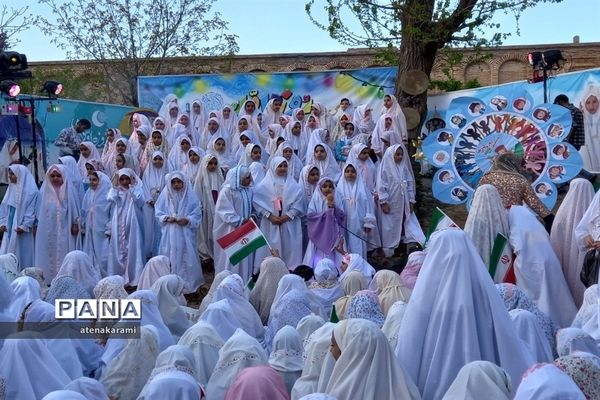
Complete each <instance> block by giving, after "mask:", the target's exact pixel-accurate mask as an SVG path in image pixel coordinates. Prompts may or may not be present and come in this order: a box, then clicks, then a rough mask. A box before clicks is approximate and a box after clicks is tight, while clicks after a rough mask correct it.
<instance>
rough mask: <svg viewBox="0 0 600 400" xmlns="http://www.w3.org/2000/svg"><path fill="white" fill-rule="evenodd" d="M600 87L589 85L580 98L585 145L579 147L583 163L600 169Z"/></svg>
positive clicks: (596, 169) (591, 168)
mask: <svg viewBox="0 0 600 400" xmlns="http://www.w3.org/2000/svg"><path fill="white" fill-rule="evenodd" d="M599 102H600V87H598V86H595V85H590V86H589V87H588V88H587V90H586V91H585V94H584V95H583V98H582V102H581V103H582V106H583V109H582V111H583V127H584V129H585V146H584V147H582V149H581V156H582V157H583V162H584V165H585V167H586V168H587V169H589V170H592V171H600V108H599V107H598V103H599ZM584 149H585V150H584Z"/></svg>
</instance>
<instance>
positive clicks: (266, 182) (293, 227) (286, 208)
mask: <svg viewBox="0 0 600 400" xmlns="http://www.w3.org/2000/svg"><path fill="white" fill-rule="evenodd" d="M253 200H254V207H255V209H256V211H257V213H258V214H259V215H260V216H261V217H262V218H261V220H260V228H261V230H262V232H263V234H264V235H265V236H266V238H267V240H268V241H269V244H270V246H271V247H272V248H273V249H277V250H278V251H279V254H280V257H281V259H282V260H283V261H285V264H286V265H287V266H288V268H290V269H292V268H295V267H296V266H298V265H300V264H301V263H302V250H303V249H302V242H300V241H299V240H298V238H300V237H302V222H301V219H300V218H301V217H302V215H303V214H304V212H305V204H304V193H303V191H302V187H301V186H300V185H299V184H298V183H297V182H296V181H295V180H294V177H293V176H292V175H291V174H290V173H289V172H288V162H287V160H286V159H285V158H284V157H280V156H275V157H273V159H272V160H271V166H270V169H269V172H267V176H266V177H265V178H264V179H263V180H262V182H261V183H259V184H258V185H257V186H256V190H255V193H254V199H253ZM268 255H269V253H268V250H267V248H265V247H263V248H261V249H259V250H258V251H257V253H256V257H255V266H256V270H258V269H259V268H260V264H261V263H262V261H263V259H264V258H265V257H267V256H268Z"/></svg>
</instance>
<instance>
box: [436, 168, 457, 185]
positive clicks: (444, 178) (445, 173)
mask: <svg viewBox="0 0 600 400" xmlns="http://www.w3.org/2000/svg"><path fill="white" fill-rule="evenodd" d="M455 178H456V175H454V172H452V171H450V170H449V169H443V170H442V171H441V172H440V182H441V183H442V184H443V185H450V184H451V183H453V182H454V179H455Z"/></svg>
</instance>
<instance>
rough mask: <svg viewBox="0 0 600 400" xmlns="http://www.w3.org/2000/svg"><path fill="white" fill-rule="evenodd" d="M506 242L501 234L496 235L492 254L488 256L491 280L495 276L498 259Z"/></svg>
mask: <svg viewBox="0 0 600 400" xmlns="http://www.w3.org/2000/svg"><path fill="white" fill-rule="evenodd" d="M507 242H508V240H507V239H506V238H505V237H504V235H502V234H501V233H499V234H497V235H496V239H495V240H494V247H492V253H491V254H490V265H489V271H490V275H491V276H492V279H494V277H495V276H496V269H498V263H499V262H500V257H501V256H502V252H503V251H504V247H506V243H507Z"/></svg>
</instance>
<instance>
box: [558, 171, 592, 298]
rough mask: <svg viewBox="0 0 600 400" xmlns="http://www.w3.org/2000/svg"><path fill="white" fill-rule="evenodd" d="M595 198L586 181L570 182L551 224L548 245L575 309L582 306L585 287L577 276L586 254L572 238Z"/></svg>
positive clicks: (590, 186) (575, 180) (578, 179)
mask: <svg viewBox="0 0 600 400" xmlns="http://www.w3.org/2000/svg"><path fill="white" fill-rule="evenodd" d="M593 198H594V187H593V186H592V184H591V183H590V182H589V181H588V180H586V179H581V178H577V179H573V180H572V181H571V182H570V183H569V192H568V193H567V196H566V197H565V198H564V200H563V201H562V203H561V205H560V207H559V208H558V211H557V212H556V217H555V218H554V222H553V223H552V232H551V233H550V242H551V243H552V247H553V248H554V251H555V252H556V256H557V257H558V260H559V261H560V264H561V265H562V269H563V273H564V275H565V279H566V280H567V284H568V285H569V290H570V291H571V294H572V295H573V300H574V301H575V305H576V306H577V307H579V306H581V303H582V302H583V292H585V286H584V285H583V283H581V279H580V278H579V274H580V272H581V267H582V266H583V258H584V257H585V253H586V252H585V251H584V250H582V249H580V248H579V246H578V245H577V240H576V238H575V228H576V227H577V225H578V224H579V222H580V221H581V220H582V218H583V215H584V214H585V212H586V210H587V209H588V207H589V205H590V204H591V203H592V199H593Z"/></svg>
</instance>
